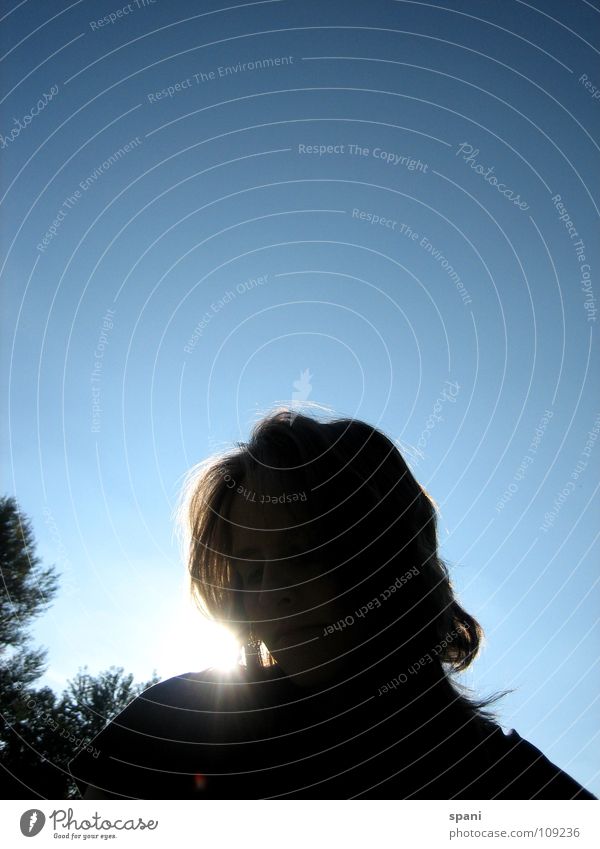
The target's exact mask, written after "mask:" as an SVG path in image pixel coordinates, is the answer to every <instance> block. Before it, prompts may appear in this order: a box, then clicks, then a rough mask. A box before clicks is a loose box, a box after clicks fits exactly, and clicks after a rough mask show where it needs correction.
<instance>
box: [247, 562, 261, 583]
mask: <svg viewBox="0 0 600 849" xmlns="http://www.w3.org/2000/svg"><path fill="white" fill-rule="evenodd" d="M261 580H262V566H257V567H255V568H254V569H248V570H247V571H246V572H245V574H244V584H245V586H248V585H249V584H257V583H260V581H261Z"/></svg>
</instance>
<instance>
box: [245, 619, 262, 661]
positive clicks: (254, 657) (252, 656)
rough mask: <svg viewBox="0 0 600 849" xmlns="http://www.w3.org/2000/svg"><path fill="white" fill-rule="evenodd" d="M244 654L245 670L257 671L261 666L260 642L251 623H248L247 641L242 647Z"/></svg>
mask: <svg viewBox="0 0 600 849" xmlns="http://www.w3.org/2000/svg"><path fill="white" fill-rule="evenodd" d="M244 652H245V655H246V668H247V669H258V668H259V667H261V666H262V659H261V641H260V640H259V639H258V637H257V636H256V634H255V632H254V625H253V624H252V623H250V628H249V632H248V640H247V642H246V645H245V646H244Z"/></svg>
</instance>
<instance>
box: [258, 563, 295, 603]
mask: <svg viewBox="0 0 600 849" xmlns="http://www.w3.org/2000/svg"><path fill="white" fill-rule="evenodd" d="M294 583H295V582H294V580H293V578H292V576H291V575H290V572H289V570H288V569H286V568H285V565H284V562H283V561H279V562H274V563H271V562H268V561H266V562H265V564H264V566H263V570H262V580H261V585H260V592H259V593H258V606H259V607H260V609H261V610H262V611H263V612H264V613H269V612H272V613H275V614H281V613H283V612H291V610H292V608H293V606H294V599H295V596H296V593H295V588H294Z"/></svg>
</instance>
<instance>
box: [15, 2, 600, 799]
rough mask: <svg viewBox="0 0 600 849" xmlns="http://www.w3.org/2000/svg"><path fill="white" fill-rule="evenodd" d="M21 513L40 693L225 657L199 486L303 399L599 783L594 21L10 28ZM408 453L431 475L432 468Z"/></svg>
mask: <svg viewBox="0 0 600 849" xmlns="http://www.w3.org/2000/svg"><path fill="white" fill-rule="evenodd" d="M2 27H3V41H2V55H3V60H2V71H3V73H2V89H1V93H2V95H1V104H2V105H1V109H2V113H1V115H0V134H1V138H0V147H1V149H0V157H1V165H2V171H1V177H0V180H1V185H0V188H1V205H0V215H1V222H0V223H1V225H2V235H1V245H0V247H1V261H2V265H1V269H0V274H1V282H2V295H1V297H2V342H1V344H2V348H1V355H2V376H1V380H2V383H1V390H2V399H3V404H2V407H3V418H2V462H3V485H2V491H3V492H4V493H8V494H14V495H15V496H16V497H17V499H18V501H19V503H20V505H21V507H22V509H23V510H24V511H25V513H26V514H27V515H29V516H30V517H31V519H32V521H33V525H34V529H35V533H36V537H37V539H38V543H39V552H40V554H41V555H42V557H43V559H44V560H45V561H46V562H48V563H51V562H53V563H56V565H57V567H58V568H59V570H60V571H61V572H62V575H63V577H62V588H61V593H60V596H59V597H58V598H57V600H56V602H55V603H54V605H53V606H52V608H51V610H50V611H49V612H48V613H47V614H46V615H45V616H44V617H43V618H42V619H41V620H40V621H39V623H38V625H37V626H36V629H35V637H36V639H37V640H38V641H39V642H41V643H42V644H44V645H46V646H47V647H48V650H49V669H48V673H47V675H46V678H45V681H46V682H48V683H50V684H51V685H52V686H54V687H56V688H60V687H61V686H62V685H63V684H64V682H65V680H66V679H67V678H69V677H70V676H72V675H73V674H74V673H75V672H76V671H77V669H78V668H79V667H80V666H83V665H84V664H87V665H88V667H89V668H90V670H91V671H92V672H97V671H99V670H100V669H103V668H106V667H107V666H109V665H111V664H115V665H122V666H124V667H125V668H126V669H127V670H130V671H133V672H134V673H135V674H136V676H137V677H138V678H141V677H145V676H149V675H150V674H151V672H152V670H153V669H157V670H158V672H159V674H160V675H161V676H169V675H173V674H176V673H178V672H184V671H188V670H191V669H202V668H203V667H205V666H207V665H209V664H211V663H213V662H214V661H215V646H216V645H217V642H216V641H215V638H214V636H213V634H212V632H209V631H208V630H207V629H206V628H204V627H203V626H202V623H201V621H200V620H199V619H198V617H195V618H190V615H191V614H190V612H189V611H188V608H187V607H186V602H185V569H184V566H183V564H182V559H181V556H180V552H179V550H178V545H177V541H176V538H175V537H174V532H173V528H174V526H173V515H172V514H173V511H174V508H175V506H176V503H177V499H178V493H179V490H180V486H181V482H182V479H183V476H184V474H185V472H186V470H187V469H188V468H189V467H190V466H191V465H192V464H194V463H196V462H198V461H199V460H201V459H203V458H204V457H206V456H207V455H209V454H210V453H211V452H212V451H214V450H216V449H219V448H223V447H226V446H227V445H229V444H231V443H232V442H235V441H237V440H243V439H245V438H246V437H247V436H248V433H249V430H250V428H251V425H252V423H253V422H254V421H255V420H256V419H257V417H258V416H259V415H260V414H261V413H262V412H264V411H266V410H267V409H270V408H271V407H272V406H273V405H274V404H277V403H285V402H291V401H294V400H298V399H301V400H309V401H314V402H316V403H319V404H322V405H325V406H326V407H328V408H330V409H331V410H333V411H335V412H336V413H338V414H340V415H345V416H354V417H357V418H361V419H365V420H367V421H369V422H371V423H373V424H376V425H378V426H379V427H381V428H382V429H383V430H384V431H385V432H386V433H387V434H388V435H389V436H391V437H392V438H393V439H395V440H397V441H398V443H399V445H400V446H401V447H403V448H404V449H405V450H406V452H407V455H408V456H409V457H411V458H412V459H411V464H412V468H413V470H414V472H415V474H416V475H417V477H418V478H419V480H420V481H421V482H422V483H423V484H424V485H425V487H426V488H427V489H428V491H429V492H430V493H431V495H432V496H433V497H434V499H435V500H436V502H437V503H438V505H439V508H440V514H441V521H440V532H441V545H442V552H443V554H444V556H445V557H446V558H447V561H448V563H449V565H450V568H451V570H452V574H453V578H454V581H455V584H456V587H457V590H458V592H459V594H460V597H461V599H462V601H463V602H464V605H465V606H466V607H467V609H468V610H470V611H471V612H472V613H474V614H475V615H476V617H477V618H478V619H479V620H480V621H481V623H482V625H483V626H484V628H485V630H486V635H487V643H486V647H485V649H484V651H483V654H482V656H481V658H480V659H479V660H478V661H477V663H476V664H475V666H474V668H473V670H472V671H471V672H469V673H468V675H467V676H466V682H467V683H468V684H470V685H471V686H473V687H474V688H475V689H476V691H477V692H480V693H482V694H485V693H490V692H492V691H495V690H499V689H504V688H514V693H513V694H511V695H510V696H508V697H507V698H506V699H505V700H504V701H503V703H502V704H503V707H502V714H501V719H502V723H503V724H504V725H505V726H506V727H514V728H516V729H517V730H518V731H519V733H520V734H521V735H522V736H524V737H526V738H528V739H529V740H530V741H531V742H533V743H534V744H535V745H537V746H539V747H540V748H541V749H542V750H543V751H544V752H545V753H546V754H547V755H548V757H550V758H551V759H552V760H554V761H555V762H557V763H558V764H559V765H560V766H562V767H563V768H565V769H566V770H567V771H569V772H570V773H571V774H573V775H574V776H575V777H576V778H578V779H579V780H580V781H582V782H583V783H585V784H586V785H587V786H588V787H589V788H590V789H592V790H593V791H594V792H596V793H599V792H600V778H599V776H598V774H597V773H598V764H599V753H600V740H599V736H598V715H599V709H598V703H597V698H598V680H599V670H598V657H599V656H600V653H599V648H600V645H599V643H600V639H599V637H600V628H599V625H598V610H599V604H598V602H599V592H598V583H597V582H598V553H599V546H598V529H599V518H598V512H597V509H596V510H594V509H593V505H594V500H595V501H596V505H597V498H596V493H597V488H598V469H599V462H600V447H599V446H598V444H597V443H598V438H597V437H598V432H599V430H600V418H599V415H600V403H599V397H600V396H599V393H598V389H599V372H598V340H597V333H598V331H597V327H596V324H597V299H598V294H599V292H598V282H597V280H595V272H596V269H597V268H598V265H599V257H598V229H597V224H598V202H599V179H598V178H599V175H600V169H599V168H598V153H599V147H598V132H597V128H598V116H599V114H600V71H599V70H598V67H599V65H598V53H599V43H600V39H599V32H600V12H599V11H598V10H597V9H596V8H594V5H593V4H592V3H589V2H587V0H573V1H572V2H570V3H564V2H559V0H536V2H532V3H525V2H521V0H507V2H503V3H481V2H475V0H455V1H454V2H451V3H450V2H446V0H440V2H439V3H437V4H429V3H421V2H408V0H372V2H369V3H363V2H341V0H336V2H328V3H323V2H316V1H315V0H297V2H294V0H267V2H253V3H246V4H235V5H226V4H223V3H219V2H218V0H202V2H187V0H182V1H181V2H177V3H167V2H166V0H155V2H154V3H151V2H150V0H145V1H144V2H143V0H137V2H132V3H129V4H127V5H119V2H118V0H115V2H94V3H90V2H81V0H80V2H75V3H72V4H71V5H66V4H62V3H59V2H55V0H50V2H44V3H35V2H25V3H22V4H20V5H16V6H15V10H14V11H13V12H6V13H5V17H4V19H3V20H2ZM417 451H420V453H417Z"/></svg>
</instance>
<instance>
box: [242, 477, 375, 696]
mask: <svg viewBox="0 0 600 849" xmlns="http://www.w3.org/2000/svg"><path fill="white" fill-rule="evenodd" d="M247 491H249V492H253V491H252V490H247ZM227 518H228V521H229V522H230V525H229V534H230V540H231V552H232V563H233V565H234V567H235V569H236V570H237V572H238V574H239V576H240V580H241V586H242V588H243V608H244V615H245V617H246V618H247V619H248V622H249V623H251V624H252V627H253V631H254V634H255V635H256V636H257V637H258V638H259V639H261V640H262V641H263V643H264V644H265V645H266V646H267V648H268V649H269V651H270V652H271V654H272V655H273V657H274V658H275V660H276V661H277V663H278V664H279V665H280V667H281V668H282V670H283V671H284V672H285V674H286V675H288V676H291V677H292V679H293V682H294V683H295V684H297V685H298V686H300V687H315V686H326V685H328V684H331V683H334V682H335V681H336V680H338V679H339V678H341V677H342V676H343V675H344V674H345V673H347V672H348V671H349V670H351V669H352V667H353V658H352V651H351V650H352V648H353V647H354V646H355V645H357V644H360V642H361V641H362V639H363V634H362V633H361V625H360V623H358V622H356V623H355V624H353V625H352V626H350V627H341V628H335V629H332V628H331V626H333V625H335V624H337V623H340V622H341V621H342V620H344V618H345V617H347V616H348V614H349V613H350V612H351V611H350V610H349V609H347V608H348V603H347V602H345V600H344V596H343V594H342V591H341V589H340V586H339V581H338V580H336V569H335V564H331V563H329V564H328V563H324V562H323V561H322V556H321V555H320V552H319V550H318V549H315V550H311V543H310V541H309V540H310V535H309V534H308V533H307V527H308V526H307V525H306V524H304V525H303V523H302V520H300V521H299V519H298V514H297V513H296V512H294V513H293V512H292V511H291V510H290V509H289V508H288V507H286V505H284V504H278V503H274V504H273V503H269V504H262V503H260V495H259V493H255V500H254V501H252V500H251V498H249V497H243V496H242V497H240V496H239V495H237V494H236V495H234V496H233V499H232V502H231V506H230V509H229V511H228V515H227ZM341 568H343V567H341Z"/></svg>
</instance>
